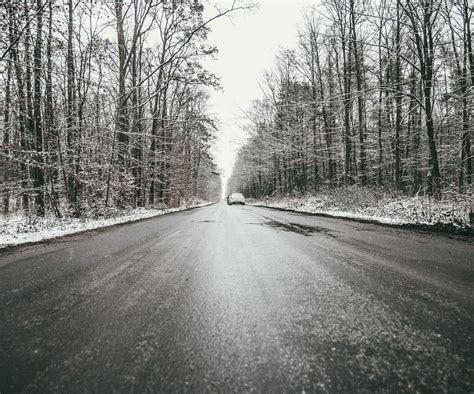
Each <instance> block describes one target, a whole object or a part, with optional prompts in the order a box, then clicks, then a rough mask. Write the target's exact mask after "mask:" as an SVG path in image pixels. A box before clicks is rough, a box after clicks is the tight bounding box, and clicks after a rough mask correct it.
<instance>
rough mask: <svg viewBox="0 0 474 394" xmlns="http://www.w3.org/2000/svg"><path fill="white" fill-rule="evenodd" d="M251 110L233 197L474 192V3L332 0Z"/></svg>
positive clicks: (279, 63) (315, 14)
mask: <svg viewBox="0 0 474 394" xmlns="http://www.w3.org/2000/svg"><path fill="white" fill-rule="evenodd" d="M304 21H305V22H304V26H303V27H302V28H301V30H300V32H299V37H300V38H299V47H298V49H297V50H282V51H281V53H280V54H279V56H278V57H277V59H276V64H275V67H274V68H273V70H271V71H269V72H268V73H267V74H266V76H265V81H264V89H263V96H264V98H263V99H261V100H259V101H257V102H256V103H255V105H254V107H253V109H252V110H251V111H250V113H249V118H250V119H251V123H252V134H251V136H250V139H249V140H248V142H247V144H246V145H245V146H244V147H243V148H242V150H241V152H240V154H239V158H238V160H237V163H236V166H235V171H234V175H233V178H232V179H231V183H230V188H231V189H240V190H242V191H243V192H245V193H246V194H247V195H249V196H253V197H261V196H265V195H283V194H287V193H293V192H295V191H297V192H301V193H306V192H314V191H315V190H318V188H320V187H321V186H327V187H334V186H338V185H354V184H357V185H367V186H371V185H377V186H380V187H386V188H390V189H398V190H400V191H403V192H406V193H418V192H427V193H430V194H432V195H433V196H435V197H440V196H441V195H442V193H444V192H446V191H449V192H451V191H456V192H459V193H462V194H465V195H466V196H467V197H470V196H471V195H472V182H473V175H472V174H473V169H472V148H471V141H472V134H473V128H474V127H473V115H474V114H473V110H474V79H473V78H474V62H473V53H472V40H473V32H472V24H473V8H472V4H469V1H468V0H370V1H361V0H337V1H336V0H326V1H325V2H324V3H323V5H322V6H320V7H316V8H314V9H313V10H312V11H310V12H308V13H306V15H305V19H304Z"/></svg>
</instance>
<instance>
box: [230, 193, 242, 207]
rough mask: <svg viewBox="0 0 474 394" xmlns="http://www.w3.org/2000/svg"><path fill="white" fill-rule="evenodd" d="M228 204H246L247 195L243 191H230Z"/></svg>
mask: <svg viewBox="0 0 474 394" xmlns="http://www.w3.org/2000/svg"><path fill="white" fill-rule="evenodd" d="M227 204H229V205H232V204H242V205H245V197H244V195H243V194H242V193H230V194H229V195H228V196H227Z"/></svg>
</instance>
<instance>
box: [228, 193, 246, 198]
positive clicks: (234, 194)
mask: <svg viewBox="0 0 474 394" xmlns="http://www.w3.org/2000/svg"><path fill="white" fill-rule="evenodd" d="M230 196H231V197H243V196H244V195H243V194H242V193H232V194H231V195H230Z"/></svg>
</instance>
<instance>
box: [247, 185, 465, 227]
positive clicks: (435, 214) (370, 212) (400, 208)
mask: <svg viewBox="0 0 474 394" xmlns="http://www.w3.org/2000/svg"><path fill="white" fill-rule="evenodd" d="M247 202H248V204H252V205H264V206H270V207H275V208H283V209H289V210H293V211H297V212H307V213H315V214H325V215H331V216H335V217H344V218H351V219H362V220H371V221H375V222H379V223H384V224H396V225H402V224H420V225H442V226H449V227H452V228H459V229H463V228H468V227H469V212H470V201H469V200H468V199H466V198H459V197H455V196H451V197H449V198H444V199H441V200H434V199H433V198H431V197H427V196H415V197H407V196H402V195H395V196H394V195H393V194H392V195H389V194H384V193H380V192H377V191H375V192H374V191H371V190H368V189H363V188H358V187H353V188H341V189H336V190H333V191H331V192H329V191H328V192H322V193H318V194H317V195H311V196H300V197H287V198H274V197H270V198H269V199H268V203H267V200H266V199H263V200H252V199H247Z"/></svg>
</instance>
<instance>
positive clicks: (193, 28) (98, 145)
mask: <svg viewBox="0 0 474 394" xmlns="http://www.w3.org/2000/svg"><path fill="white" fill-rule="evenodd" d="M233 10H235V8H233V7H230V8H227V9H225V10H220V11H219V10H217V9H216V10H215V11H216V12H215V13H214V15H213V16H210V17H208V18H207V19H206V18H205V17H204V16H203V5H202V4H201V3H200V2H198V1H193V2H187V1H185V2H183V1H164V0H163V1H142V0H133V1H126V2H91V1H77V0H66V1H64V2H63V1H45V0H34V1H31V0H7V1H6V2H5V1H3V2H1V3H0V12H1V16H2V21H3V24H2V32H1V34H2V39H1V43H2V48H1V51H0V53H1V58H2V71H3V73H2V76H1V86H2V89H1V92H2V97H1V98H2V101H1V110H2V114H1V117H2V119H1V121H2V133H1V134H2V135H1V138H2V148H1V163H0V168H1V173H2V174H1V177H2V179H1V182H2V183H1V189H2V190H1V197H2V201H1V204H2V205H3V211H4V212H5V213H8V212H9V211H18V210H21V211H22V212H29V213H30V214H36V215H44V214H45V212H53V213H54V214H55V215H56V216H58V217H61V216H63V215H72V216H81V215H83V214H84V212H100V211H101V210H103V209H104V208H107V207H116V208H126V207H144V206H152V207H153V206H155V207H158V206H175V205H178V204H179V203H180V202H181V201H182V200H184V199H189V198H193V197H201V198H204V199H212V198H214V197H216V196H217V195H218V193H219V190H220V178H219V174H218V172H217V170H216V168H215V165H214V163H213V161H212V157H211V156H210V153H209V148H210V144H211V141H212V139H213V137H214V135H215V132H216V125H215V122H214V120H213V119H210V118H209V117H208V116H207V115H206V102H207V99H208V94H209V93H208V92H209V89H212V88H217V87H218V85H219V82H218V79H217V78H216V77H215V76H214V75H212V74H211V73H209V72H208V71H206V69H204V68H203V66H202V61H203V59H204V58H205V57H209V56H212V55H213V54H214V53H215V51H216V48H213V47H211V46H210V45H209V44H208V43H207V33H208V29H209V24H210V22H212V20H214V19H216V18H219V17H221V16H223V15H226V14H227V13H230V12H231V11H233Z"/></svg>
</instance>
